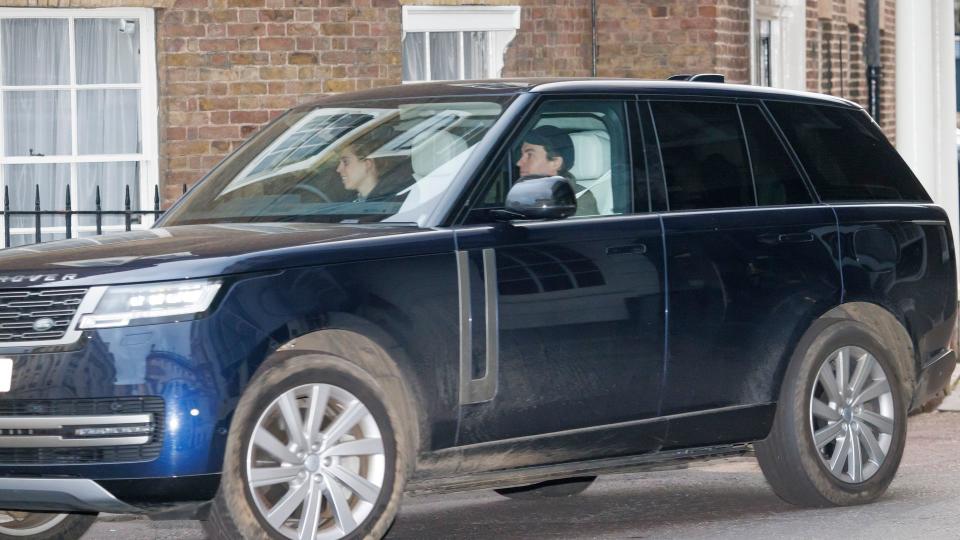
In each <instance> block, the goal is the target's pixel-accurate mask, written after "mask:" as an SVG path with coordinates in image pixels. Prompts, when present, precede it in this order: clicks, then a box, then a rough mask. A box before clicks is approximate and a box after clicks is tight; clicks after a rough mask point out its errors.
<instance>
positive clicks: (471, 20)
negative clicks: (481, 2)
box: [402, 6, 520, 32]
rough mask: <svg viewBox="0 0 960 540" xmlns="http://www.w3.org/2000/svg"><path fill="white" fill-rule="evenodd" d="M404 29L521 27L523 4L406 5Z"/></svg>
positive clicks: (460, 30)
mask: <svg viewBox="0 0 960 540" xmlns="http://www.w3.org/2000/svg"><path fill="white" fill-rule="evenodd" d="M402 15H403V31H404V32H489V31H495V30H518V29H519V28H520V6H403V11H402Z"/></svg>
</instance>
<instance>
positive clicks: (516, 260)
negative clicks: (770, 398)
mask: <svg viewBox="0 0 960 540" xmlns="http://www.w3.org/2000/svg"><path fill="white" fill-rule="evenodd" d="M635 107H636V104H635V101H634V100H633V99H630V98H624V99H607V100H597V99H589V100H583V99H562V98H547V99H544V101H543V102H542V103H540V105H539V106H538V108H537V110H536V113H535V115H534V117H533V119H532V120H530V121H529V122H527V123H526V124H525V126H524V127H523V128H522V129H521V130H520V135H519V136H517V137H516V138H515V139H514V140H513V142H512V143H511V144H510V145H508V146H507V147H506V148H505V149H504V150H503V155H502V156H499V158H498V160H497V161H495V162H494V163H495V165H494V166H493V167H492V170H491V171H490V173H489V174H487V175H485V178H484V180H485V182H486V184H485V185H483V187H482V189H481V191H480V192H479V194H480V195H479V196H478V200H479V201H481V202H480V203H478V205H476V206H475V207H474V208H473V209H472V210H471V212H470V213H469V214H468V215H467V217H466V218H465V220H464V223H463V225H461V226H459V227H458V228H457V230H456V239H457V249H458V257H459V262H460V276H461V278H460V279H461V291H469V293H468V294H466V295H462V296H461V322H462V325H461V326H462V328H461V332H462V334H461V335H463V336H465V337H466V338H467V340H468V341H469V344H465V345H464V349H463V350H462V351H461V355H462V356H461V358H462V363H461V420H460V429H459V434H458V444H460V445H477V444H488V443H495V442H497V441H500V442H504V443H505V444H508V445H511V448H512V456H513V458H515V460H514V461H511V463H510V464H511V465H514V466H515V465H521V464H531V463H536V462H557V461H567V460H572V459H578V458H583V457H603V456H604V455H614V454H619V455H623V454H633V453H639V452H642V451H645V450H649V449H652V448H654V447H656V446H657V445H658V444H659V439H660V436H661V435H662V428H661V427H660V426H655V422H653V419H654V418H655V417H656V415H657V407H658V404H659V398H660V386H661V378H662V375H663V340H664V273H663V258H662V256H663V246H662V234H661V228H660V222H659V219H658V217H657V216H656V215H655V214H651V213H649V212H648V204H649V203H648V197H647V190H646V185H645V184H646V175H645V173H644V171H645V168H644V166H643V159H642V154H640V153H637V152H636V151H635V150H636V149H634V148H631V143H630V134H631V132H633V133H634V134H636V135H638V136H639V128H638V125H637V124H636V108H635ZM543 126H550V127H549V128H548V129H547V130H546V131H545V130H543V129H540V128H543ZM534 129H537V130H539V132H547V133H549V132H554V133H555V132H556V131H558V130H559V131H562V132H563V133H565V134H566V135H567V136H568V137H569V138H570V142H571V143H572V151H573V155H570V154H569V153H567V154H565V155H566V159H567V160H573V161H574V165H573V167H571V168H569V170H568V171H567V174H569V178H570V179H571V181H572V182H575V183H576V188H575V190H576V191H577V192H578V205H579V207H580V211H579V212H578V215H577V216H574V217H570V218H567V219H565V220H557V221H536V222H535V221H513V222H510V223H504V222H497V221H495V220H493V219H492V218H491V217H490V213H489V212H488V210H489V209H490V208H496V207H502V206H503V201H504V197H505V194H506V191H507V190H508V189H509V186H510V185H512V183H513V182H515V181H522V179H520V178H518V174H519V171H520V169H518V168H517V167H516V166H515V164H516V163H517V162H518V160H519V159H522V156H520V155H519V153H518V151H519V150H521V149H522V148H523V143H524V141H525V139H530V140H531V141H535V138H534V137H532V136H531V135H530V133H531V130H534ZM638 148H641V149H642V146H638ZM631 154H633V155H634V156H635V158H636V159H633V160H631ZM635 178H636V180H637V181H638V187H637V188H636V189H635V188H634V179H635ZM588 194H589V199H590V200H589V203H584V201H585V200H587V196H588ZM462 344H463V342H462ZM612 424H616V426H612ZM534 448H536V451H533V449H534ZM524 449H530V450H531V451H530V452H528V453H526V454H525V453H524ZM517 459H519V460H520V461H516V460H517Z"/></svg>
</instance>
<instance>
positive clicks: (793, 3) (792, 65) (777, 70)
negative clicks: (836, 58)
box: [750, 0, 807, 90]
mask: <svg viewBox="0 0 960 540" xmlns="http://www.w3.org/2000/svg"><path fill="white" fill-rule="evenodd" d="M750 1H751V4H750V5H751V11H752V15H753V23H752V25H751V34H752V35H751V41H752V43H751V47H750V53H751V59H750V60H751V61H750V68H751V69H750V79H751V83H752V84H759V83H760V73H759V69H758V68H759V58H758V56H759V54H760V48H759V47H758V46H757V44H758V42H759V34H760V28H759V26H760V24H759V23H760V21H770V68H771V70H770V71H771V74H770V75H771V76H770V83H771V86H773V87H775V88H785V89H789V90H806V89H807V65H806V63H807V52H806V51H807V27H806V24H807V21H806V7H805V3H804V2H805V0H750Z"/></svg>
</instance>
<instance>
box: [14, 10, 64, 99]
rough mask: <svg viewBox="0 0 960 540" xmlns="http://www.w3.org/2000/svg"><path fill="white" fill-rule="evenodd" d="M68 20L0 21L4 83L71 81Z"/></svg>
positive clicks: (16, 84)
mask: <svg viewBox="0 0 960 540" xmlns="http://www.w3.org/2000/svg"><path fill="white" fill-rule="evenodd" d="M67 25H68V21H67V20H66V19H5V20H3V21H0V50H2V52H3V77H2V79H3V84H5V85H7V86H24V85H40V84H69V83H70V47H69V44H68V43H67V40H68V39H69V33H68V29H67Z"/></svg>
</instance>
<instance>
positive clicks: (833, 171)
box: [767, 102, 930, 202]
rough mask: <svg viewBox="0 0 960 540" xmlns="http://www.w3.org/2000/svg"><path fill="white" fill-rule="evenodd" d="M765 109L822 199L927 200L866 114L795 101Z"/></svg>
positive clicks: (905, 166) (774, 104)
mask: <svg viewBox="0 0 960 540" xmlns="http://www.w3.org/2000/svg"><path fill="white" fill-rule="evenodd" d="M767 105H768V107H769V108H770V110H771V112H773V116H774V118H776V120H777V123H778V124H780V128H781V129H782V130H783V132H784V133H785V134H786V135H787V139H789V141H790V144H791V145H792V146H793V148H794V150H795V151H796V152H797V155H798V156H799V157H800V161H801V162H802V163H803V166H804V168H805V169H806V170H807V174H808V175H809V176H810V180H811V181H812V182H813V187H814V188H816V190H817V192H818V193H819V194H820V198H821V199H823V200H824V201H828V202H838V201H869V200H893V201H924V202H927V201H929V200H930V198H929V197H928V196H927V194H926V192H925V191H924V190H923V187H922V186H921V185H920V182H919V181H918V180H917V179H916V177H915V176H914V175H913V172H911V171H910V168H909V167H907V164H906V163H904V161H903V159H901V158H900V155H899V154H897V151H896V150H894V148H893V147H892V146H891V145H890V143H889V142H888V141H887V140H886V138H885V137H884V135H883V133H882V132H881V131H880V130H879V129H877V127H876V126H875V125H873V123H872V122H870V120H869V118H868V117H867V116H866V113H864V112H862V111H855V110H850V109H841V108H838V107H825V106H819V105H803V104H797V103H774V102H771V103H768V104H767Z"/></svg>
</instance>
